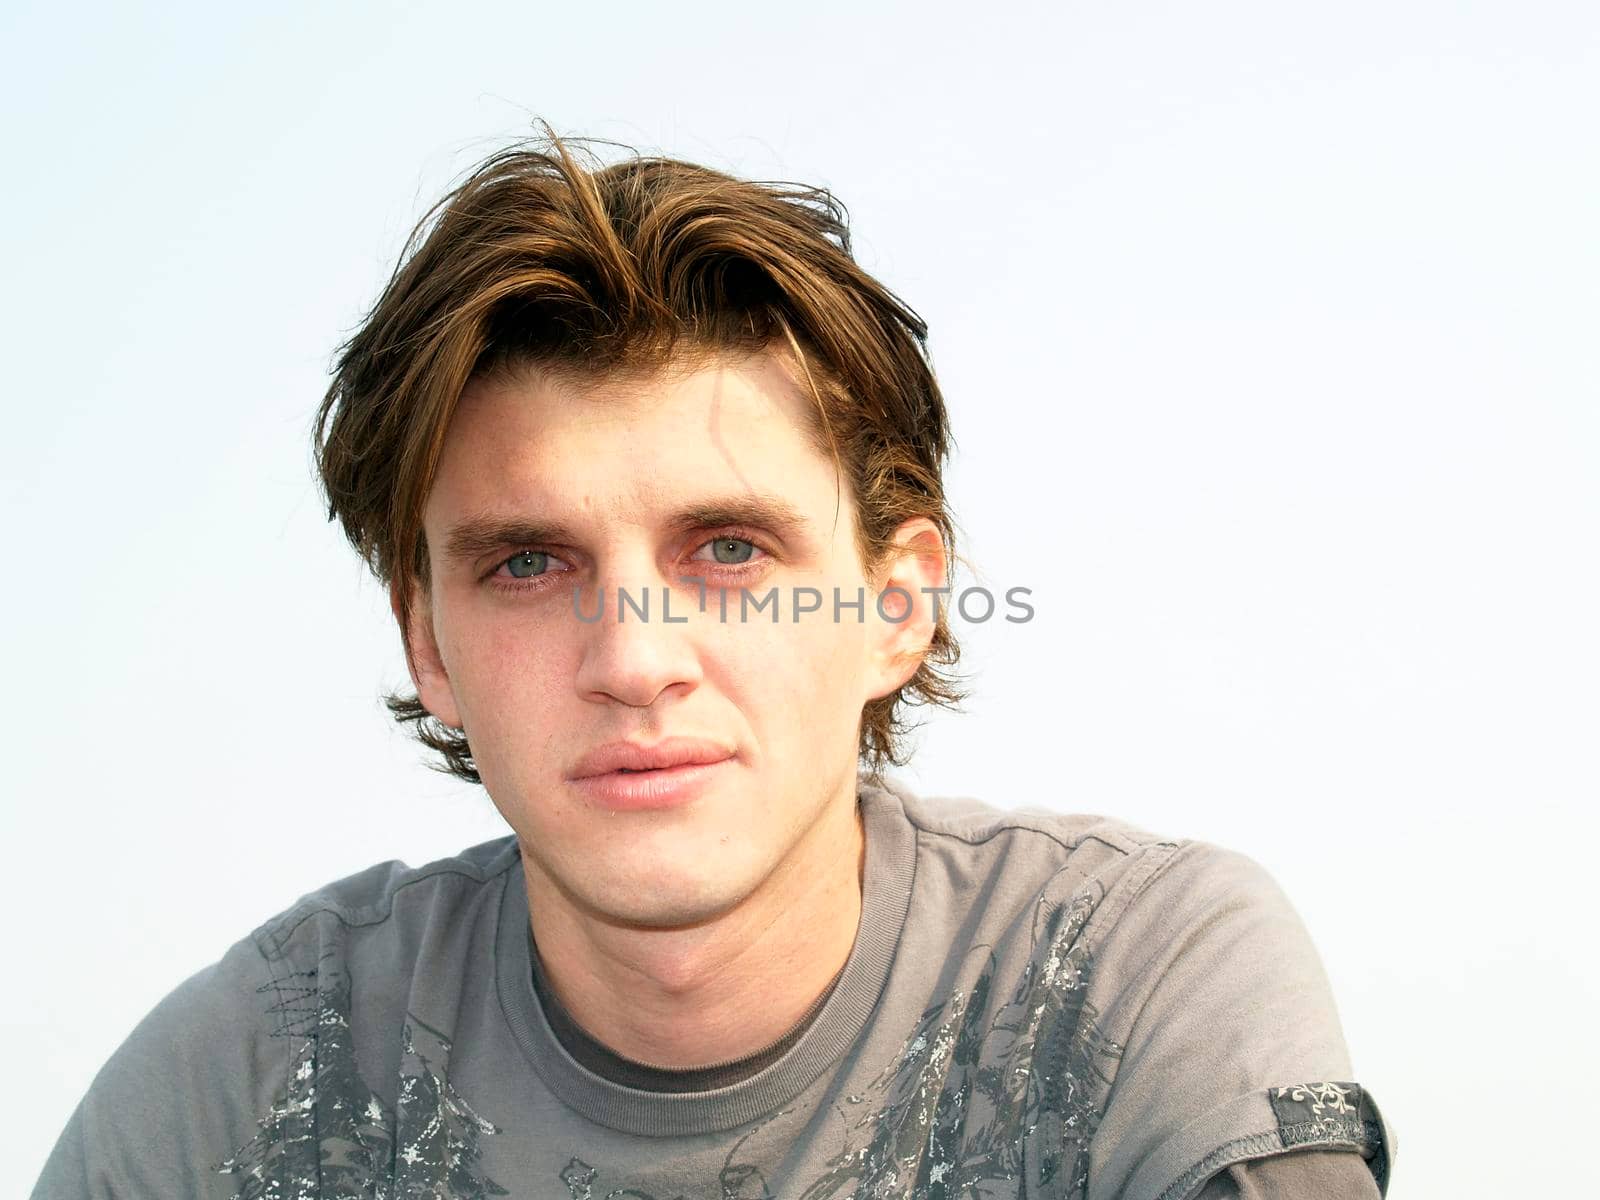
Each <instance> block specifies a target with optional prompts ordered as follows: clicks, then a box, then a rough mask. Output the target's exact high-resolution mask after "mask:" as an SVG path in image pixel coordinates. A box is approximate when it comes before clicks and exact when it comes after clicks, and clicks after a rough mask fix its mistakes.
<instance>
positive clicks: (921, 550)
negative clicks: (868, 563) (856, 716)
mask: <svg viewBox="0 0 1600 1200" xmlns="http://www.w3.org/2000/svg"><path fill="white" fill-rule="evenodd" d="M894 545H895V549H894V550H892V551H891V552H890V556H889V558H888V560H887V561H886V562H885V563H884V565H883V566H882V567H881V568H880V569H879V571H878V573H877V575H876V576H875V577H874V579H873V586H874V587H875V588H876V589H877V590H876V591H875V592H874V594H873V598H872V599H869V600H868V601H867V606H868V611H869V613H870V614H871V620H870V626H869V627H870V632H869V634H868V636H869V638H870V639H871V643H872V644H871V645H870V647H869V649H870V651H871V660H870V662H869V664H868V670H867V694H866V696H864V697H863V700H876V699H877V698H878V697H880V696H887V695H889V694H890V693H891V692H893V691H894V690H895V689H896V688H899V687H901V686H902V685H903V684H904V683H905V682H906V681H907V680H909V679H910V678H911V677H912V676H913V675H915V674H916V673H917V668H918V667H920V666H921V665H922V660H923V659H924V658H925V657H926V656H927V653H928V646H929V645H930V643H931V642H932V641H933V633H934V630H935V629H936V628H937V626H938V614H939V613H940V612H942V611H944V609H945V608H946V607H948V606H947V604H946V601H947V600H948V593H945V594H943V595H941V594H938V593H933V592H929V591H924V590H923V589H925V588H926V589H933V588H945V587H948V580H947V578H946V572H947V570H948V564H947V563H946V561H945V553H944V539H943V538H942V537H940V536H939V527H938V526H937V525H935V524H934V523H933V522H932V521H930V520H929V519H928V518H927V517H913V518H912V519H911V520H909V521H906V522H904V523H903V524H902V525H901V526H900V528H898V529H897V530H895V534H894Z"/></svg>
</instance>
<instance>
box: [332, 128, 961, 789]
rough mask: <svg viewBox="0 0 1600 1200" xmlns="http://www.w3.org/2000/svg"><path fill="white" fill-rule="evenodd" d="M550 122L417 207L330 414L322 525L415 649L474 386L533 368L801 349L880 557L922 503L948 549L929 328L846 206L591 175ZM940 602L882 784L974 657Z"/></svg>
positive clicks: (629, 173) (652, 177)
mask: <svg viewBox="0 0 1600 1200" xmlns="http://www.w3.org/2000/svg"><path fill="white" fill-rule="evenodd" d="M541 124H542V123H541ZM543 128H544V132H545V135H546V136H545V138H544V139H542V140H537V139H536V140H532V141H529V142H522V143H518V144H516V145H513V146H511V147H510V148H507V149H504V150H501V151H499V152H497V153H495V154H493V155H491V156H490V157H489V158H487V159H486V160H484V161H483V162H482V163H480V164H479V165H478V166H477V167H475V168H474V169H473V170H472V171H471V172H470V173H469V174H468V176H467V177H466V179H465V181H464V182H463V183H461V184H460V185H459V186H457V187H456V188H454V189H453V190H452V191H450V192H449V193H447V194H446V195H445V196H444V197H443V198H442V199H440V200H439V202H438V203H437V204H435V205H434V206H433V207H432V208H431V209H430V210H429V211H428V212H427V213H426V214H425V215H424V216H423V218H422V219H421V220H420V221H419V222H418V223H417V226H416V228H415V229H414V230H413V231H412V234H411V236H410V238H409V239H408V241H407V243H406V247H405V250H404V252H403V253H402V255H401V258H400V262H399V264H398V265H397V266H396V268H395V272H394V274H393V275H392V276H391V277H390V279H389V282H388V284H387V285H386V286H385V287H384V289H383V293H382V295H380V296H379V298H378V301H377V303H376V304H375V305H374V306H373V308H372V310H371V311H370V312H369V313H368V314H367V316H366V318H365V320H364V321H363V322H362V323H361V325H360V327H359V328H358V329H357V330H356V332H355V333H354V334H353V335H352V336H351V337H350V339H349V340H348V341H347V342H345V343H344V345H343V346H342V347H341V348H340V350H339V354H338V358H337V361H336V364H335V367H334V371H333V380H332V383H331V384H330V386H329V387H328V391H327V394H326V395H325V396H324V398H323V400H322V404H321V406H320V407H319V409H318V411H317V417H316V424H315V430H316V433H315V439H314V440H315V456H316V466H317V472H318V475H319V477H320V480H321V483H322V487H323V490H324V492H325V494H326V496H327V500H328V518H329V520H332V519H334V518H335V517H337V518H338V520H339V521H340V522H341V524H342V525H343V527H344V531H345V534H346V536H347V537H348V538H349V539H350V542H351V544H352V545H354V546H355V548H356V550H357V551H358V552H359V553H360V554H361V556H362V558H363V559H364V560H365V561H366V563H367V565H368V566H369V567H370V568H371V569H372V571H373V573H374V574H375V575H376V576H377V578H378V580H379V581H380V582H381V583H384V584H385V585H387V586H389V587H390V588H391V589H392V591H393V592H394V593H395V595H396V597H397V599H396V603H397V604H398V605H399V607H400V618H401V620H400V624H401V636H402V639H403V641H404V644H405V650H406V655H407V657H408V659H409V658H410V656H411V641H410V636H409V621H408V618H409V616H410V613H411V595H412V585H413V583H420V584H421V585H423V586H427V584H428V581H429V573H428V572H429V563H428V548H427V544H426V541H425V538H424V534H423V529H422V514H423V509H424V505H425V503H426V500H427V496H428V492H429V489H430V488H431V486H432V483H433V478H434V473H435V470H436V469H437V465H438V462H439V457H440V451H441V448H442V446H443V443H444V437H445V431H446V428H447V426H448V425H449V422H450V418H451V415H452V413H453V412H454V409H455V404H456V401H457V398H458V397H459V396H460V394H461V391H462V388H463V387H464V386H465V384H466V383H467V381H468V379H469V378H471V377H473V376H474V375H477V374H483V373H488V372H492V371H500V370H506V369H510V368H513V367H516V366H519V365H523V364H537V365H539V366H541V367H547V368H553V369H556V370H558V371H563V372H567V373H572V374H576V375H579V376H583V377H590V378H593V377H599V376H602V375H606V374H611V373H634V372H642V373H647V372H651V371H655V370H661V369H663V368H666V367H668V366H676V365H679V364H681V363H683V362H685V361H695V360H697V359H702V358H709V357H712V356H718V355H739V354H744V353H755V352H759V351H761V350H764V349H768V348H776V349H778V350H779V351H780V352H782V351H783V350H784V349H785V348H786V349H787V352H788V356H789V357H788V361H790V362H792V363H794V364H797V365H798V367H799V371H798V377H799V378H803V379H804V380H805V382H806V385H807V388H808V390H809V392H810V395H811V399H812V402H813V404H814V406H815V411H814V420H813V429H812V430H811V433H812V434H813V436H814V438H815V439H816V444H817V446H818V448H819V450H820V451H822V452H824V453H827V454H828V455H830V456H831V457H832V459H833V462H834V464H835V467H836V468H837V469H838V470H840V471H842V472H843V473H844V474H845V475H846V476H847V477H848V479H849V481H850V483H851V485H852V488H853V490H854V493H855V500H856V518H857V521H856V524H857V528H858V538H857V550H858V551H859V553H860V556H861V561H862V563H863V564H864V566H865V567H866V569H867V570H868V572H869V573H871V572H873V571H874V570H876V568H877V567H878V566H880V565H881V564H882V563H883V561H884V558H885V556H886V552H887V551H888V550H889V549H890V548H891V546H892V538H893V534H894V531H895V529H896V528H897V527H898V526H899V525H900V524H901V523H902V522H903V521H905V520H907V519H909V518H912V517H919V516H920V517H926V518H928V519H929V520H931V521H932V522H933V523H934V524H935V525H936V526H937V527H938V529H939V531H940V536H941V538H942V540H943V543H944V547H945V553H946V561H947V562H948V563H951V564H953V563H954V562H955V561H956V560H957V558H958V555H957V553H956V548H955V527H954V521H953V518H952V516H951V515H950V513H949V512H948V511H947V509H946V506H945V497H944V488H943V483H942V478H941V467H942V464H943V462H944V460H945V459H946V458H947V457H948V455H949V451H950V447H951V441H952V439H951V435H950V432H949V429H948V420H947V417H946V413H945V406H944V400H943V398H942V396H941V395H940V392H939V386H938V384H937V382H936V381H935V379H934V375H933V370H932V366H931V363H930V361H929V359H928V355H927V348H926V339H927V325H926V323H925V322H923V320H922V319H921V318H920V317H918V316H917V314H916V313H915V312H914V311H912V310H911V309H910V308H909V307H907V306H906V305H905V303H904V302H902V301H901V300H900V299H899V298H898V297H897V296H895V295H894V294H893V293H892V292H890V291H888V290H887V289H886V288H884V287H883V286H882V285H881V284H879V283H878V282H877V281H876V280H874V279H873V278H872V277H871V276H869V275H868V274H867V273H866V272H865V271H863V270H862V269H861V268H860V267H859V266H858V265H857V264H856V262H855V259H854V257H853V256H852V254H851V250H850V234H849V229H848V225H847V217H846V212H845V209H844V207H843V205H842V204H840V203H839V202H838V201H837V200H836V199H835V198H834V197H833V196H832V195H831V194H830V193H829V192H828V191H826V190H825V189H822V188H811V187H805V186H802V185H797V184H787V183H766V182H755V181H747V180H741V179H737V178H734V177H732V176H729V175H726V174H723V173H721V172H718V171H714V170H711V169H709V168H706V167H702V166H697V165H694V164H692V163H687V162H681V161H678V160H674V159H668V158H659V157H641V156H639V155H638V154H637V153H635V154H634V155H633V157H631V158H629V159H625V160H623V161H620V162H617V163H614V164H612V165H609V166H600V165H599V164H598V163H595V164H594V166H593V167H592V169H586V168H585V167H583V166H581V165H580V164H579V163H578V162H577V160H576V159H575V157H574V155H573V153H572V152H571V150H570V149H569V146H568V144H567V143H566V142H564V141H563V140H562V139H560V138H558V137H557V136H556V135H555V134H554V133H553V132H552V131H551V129H550V127H549V125H543ZM569 140H571V141H583V140H585V139H569ZM591 161H593V158H592V155H591ZM940 608H941V611H940V616H939V620H938V624H937V627H936V629H935V631H934V635H933V640H932V643H931V645H930V647H929V650H928V653H927V655H926V656H925V658H924V660H923V662H922V663H921V664H920V665H919V667H918V669H917V671H916V673H915V674H914V675H913V676H912V677H911V678H910V679H909V680H907V681H906V683H905V684H904V685H902V686H901V687H900V688H899V689H898V690H896V691H895V692H892V693H890V694H889V695H887V696H882V697H879V698H878V699H875V700H872V701H870V702H869V703H868V704H867V705H866V706H865V707H864V709H863V711H862V714H861V726H860V729H861V734H860V760H861V761H862V762H864V763H865V764H866V765H867V767H868V768H869V770H870V773H871V776H872V778H875V779H881V771H882V769H883V767H884V765H885V764H886V763H889V764H894V765H901V764H903V763H904V762H905V761H907V755H908V751H907V750H906V748H905V746H904V745H903V735H904V734H905V733H906V732H907V731H908V726H907V725H906V724H905V722H904V719H903V713H902V706H903V705H907V704H937V705H942V706H944V707H949V708H955V707H958V706H959V703H960V701H961V700H963V699H964V698H965V693H964V691H963V690H961V688H960V687H959V686H958V682H957V680H956V678H955V676H954V673H953V672H952V671H949V670H945V671H941V668H953V667H954V665H955V663H956V661H957V659H958V657H959V653H960V651H959V647H958V646H957V644H956V641H955V638H954V637H953V636H952V634H951V632H950V628H949V621H948V615H947V612H946V606H944V605H941V606H940ZM385 702H386V704H387V706H388V708H389V710H390V712H391V713H392V714H393V716H394V717H395V719H396V720H397V721H400V722H402V723H404V722H414V723H415V726H416V728H415V731H414V732H415V735H416V737H417V739H418V740H419V741H421V742H422V743H423V744H424V745H426V746H428V747H430V748H431V749H433V750H436V751H438V752H439V754H440V755H442V756H443V759H444V765H443V766H442V767H438V768H437V769H440V770H443V771H446V772H448V773H450V774H453V775H456V776H459V777H460V778H462V779H466V780H469V781H471V782H474V783H481V782H482V780H481V778H480V777H479V775H478V772H477V769H476V768H475V766H474V765H473V760H472V752H471V749H470V747H469V746H468V744H467V740H466V737H465V734H464V733H463V732H461V731H459V730H456V729H454V728H451V727H449V726H446V725H444V724H443V723H442V722H440V721H438V720H437V719H436V718H434V717H433V716H432V715H431V714H430V713H429V712H428V711H427V710H426V709H425V708H424V707H423V705H422V702H421V700H420V699H419V698H418V696H417V695H416V694H415V693H414V692H413V693H410V694H402V693H392V694H390V695H388V696H386V697H385Z"/></svg>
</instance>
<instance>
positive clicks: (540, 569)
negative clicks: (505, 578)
mask: <svg viewBox="0 0 1600 1200" xmlns="http://www.w3.org/2000/svg"><path fill="white" fill-rule="evenodd" d="M503 565H504V566H505V568H506V570H508V571H510V572H511V577H512V578H513V579H529V578H531V577H533V576H535V575H543V574H544V573H545V569H546V568H547V567H549V565H550V556H549V555H548V554H546V553H545V552H544V551H543V550H524V551H523V552H522V553H521V554H517V555H513V556H512V557H511V558H508V559H506V561H505V563H504V564H503Z"/></svg>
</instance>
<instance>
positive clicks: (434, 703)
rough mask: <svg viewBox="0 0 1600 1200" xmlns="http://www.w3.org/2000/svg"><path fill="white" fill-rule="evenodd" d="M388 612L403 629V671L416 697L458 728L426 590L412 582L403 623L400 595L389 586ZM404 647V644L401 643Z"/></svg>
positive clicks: (440, 719) (440, 720) (453, 701)
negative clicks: (408, 675) (405, 637)
mask: <svg viewBox="0 0 1600 1200" xmlns="http://www.w3.org/2000/svg"><path fill="white" fill-rule="evenodd" d="M389 609H390V611H392V612H393V613H394V619H395V622H396V623H397V624H398V625H400V627H401V628H402V629H403V630H406V631H407V632H408V633H409V635H410V637H409V639H408V640H409V646H410V648H409V650H408V652H407V653H406V670H407V671H409V672H410V673H411V682H412V683H413V684H415V685H416V688H417V698H418V699H420V700H421V701H422V707H424V708H426V709H427V710H428V711H429V712H430V713H432V714H433V716H434V717H435V718H436V719H437V720H438V721H439V722H440V723H441V724H443V725H447V726H449V727H450V728H451V729H461V728H463V725H462V723H461V714H460V712H459V711H458V710H457V708H456V696H455V692H454V691H453V690H452V689H451V687H450V675H449V673H448V672H447V671H446V670H445V668H444V658H443V657H442V656H441V655H440V653H439V641H438V639H437V638H436V637H435V636H434V632H433V608H432V605H431V603H430V601H429V597H428V589H427V588H426V587H424V586H422V585H421V584H420V583H416V582H413V584H412V587H411V617H410V620H409V621H407V619H406V616H405V614H404V613H402V612H401V611H400V592H399V590H398V589H397V588H396V587H394V586H393V585H392V584H391V585H390V587H389ZM402 644H405V643H402Z"/></svg>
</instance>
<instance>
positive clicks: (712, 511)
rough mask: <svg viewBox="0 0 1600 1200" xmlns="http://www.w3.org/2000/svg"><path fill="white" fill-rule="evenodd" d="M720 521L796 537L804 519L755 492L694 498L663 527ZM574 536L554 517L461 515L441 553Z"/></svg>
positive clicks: (461, 556)
mask: <svg viewBox="0 0 1600 1200" xmlns="http://www.w3.org/2000/svg"><path fill="white" fill-rule="evenodd" d="M723 525H754V526H757V527H759V528H762V529H770V530H772V531H773V532H774V533H776V534H778V535H780V536H782V535H785V534H787V535H789V536H791V537H801V536H803V535H804V534H805V532H806V531H807V530H808V529H809V527H810V522H809V521H807V519H806V517H805V514H804V513H802V512H801V511H800V510H799V509H798V508H796V507H795V506H794V505H792V504H790V503H789V502H788V501H787V500H784V499H782V498H781V497H779V496H772V495H764V494H761V493H756V494H754V495H738V496H718V497H714V498H712V499H709V500H702V501H697V502H696V503H694V504H690V505H686V506H685V507H683V508H680V509H678V510H677V511H676V512H674V513H672V514H670V515H669V516H668V517H667V526H668V528H670V529H673V530H675V531H678V532H689V531H691V530H695V529H711V528H715V527H718V526H723ZM579 540H580V538H579V536H578V534H577V533H575V532H574V531H573V530H572V529H571V528H570V527H569V526H566V525H563V524H561V523H560V522H559V521H539V520H529V519H527V518H525V517H507V516H498V515H496V514H493V513H482V514H479V515H477V516H471V517H465V518H463V519H462V520H460V521H458V522H456V523H455V524H454V525H452V526H451V527H450V528H449V529H448V530H447V531H446V532H445V536H444V558H445V560H446V561H447V562H452V563H465V562H471V561H472V560H473V559H475V558H477V557H478V556H479V555H482V554H487V553H488V552H489V551H491V550H499V549H502V548H505V547H512V546H538V545H551V544H554V545H559V544H563V543H571V542H576V541H579Z"/></svg>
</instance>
